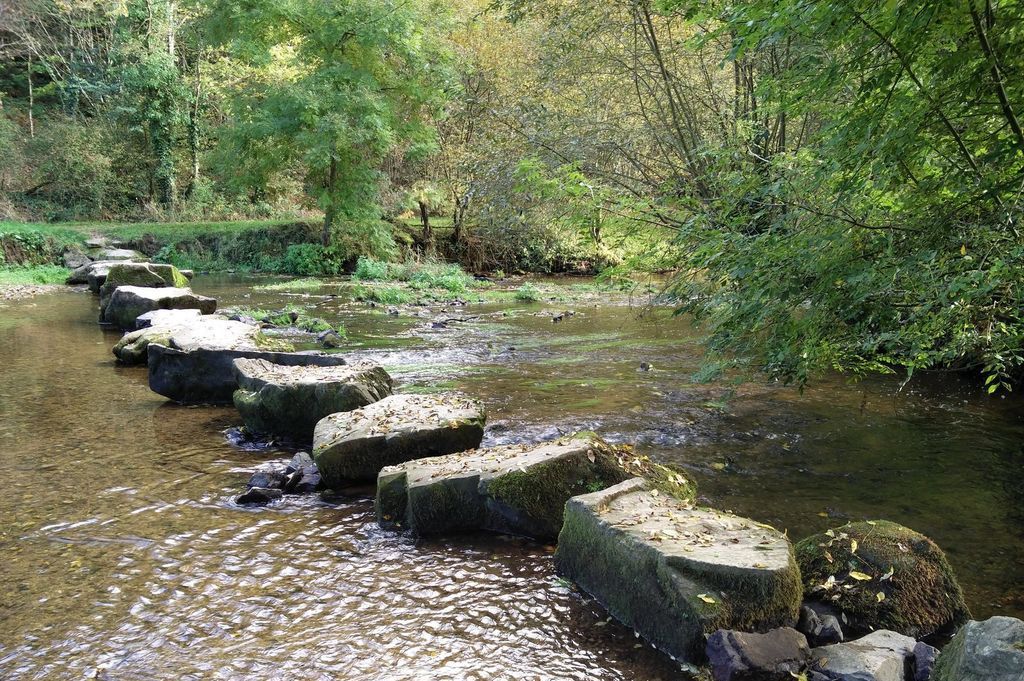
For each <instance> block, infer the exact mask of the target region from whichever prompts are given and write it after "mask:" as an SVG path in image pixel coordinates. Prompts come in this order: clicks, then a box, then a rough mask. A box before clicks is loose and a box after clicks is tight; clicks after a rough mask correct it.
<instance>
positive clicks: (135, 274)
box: [89, 262, 189, 320]
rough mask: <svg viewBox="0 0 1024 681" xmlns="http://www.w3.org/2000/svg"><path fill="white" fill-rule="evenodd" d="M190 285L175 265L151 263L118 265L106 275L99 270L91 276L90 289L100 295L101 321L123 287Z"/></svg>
mask: <svg viewBox="0 0 1024 681" xmlns="http://www.w3.org/2000/svg"><path fill="white" fill-rule="evenodd" d="M101 279H102V281H100V280H101ZM97 282H99V283H100V285H99V288H98V289H96V288H94V286H95V284H96V283H97ZM188 285H189V284H188V279H187V278H186V277H185V276H184V275H183V274H182V273H181V272H180V271H179V270H178V268H177V267H175V266H174V265H165V264H160V263H150V262H124V263H117V264H115V265H113V266H111V267H110V268H109V269H108V271H107V272H106V274H105V275H104V274H103V273H102V271H101V270H97V271H96V272H94V273H93V274H91V275H90V276H89V288H91V289H93V290H94V291H96V292H98V293H99V294H100V319H101V320H102V318H103V315H104V312H105V310H106V308H107V305H108V304H109V303H110V297H111V295H113V293H114V291H116V290H117V289H118V288H119V287H121V286H145V287H149V288H168V287H169V288H188Z"/></svg>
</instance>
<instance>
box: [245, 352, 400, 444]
mask: <svg viewBox="0 0 1024 681" xmlns="http://www.w3.org/2000/svg"><path fill="white" fill-rule="evenodd" d="M234 367H235V378H236V380H237V382H238V390H236V391H235V393H234V397H233V399H234V402H235V408H237V409H238V411H239V413H241V415H242V419H243V420H244V421H245V425H246V427H247V428H248V429H249V430H250V431H251V432H253V433H261V434H264V435H273V436H277V437H282V438H289V439H292V440H298V441H301V442H310V441H312V439H313V429H314V428H316V425H317V422H318V421H319V420H320V419H322V418H324V417H325V416H327V415H329V414H335V413H337V412H348V411H352V410H353V409H358V408H359V407H365V406H366V405H368V404H373V403H374V402H376V401H377V400H380V399H382V398H385V397H387V396H388V395H390V394H391V377H390V376H388V373H387V372H386V371H384V370H383V369H381V368H380V367H379V366H372V365H366V364H363V365H345V366H326V367H322V366H282V365H279V364H272V363H271V362H268V361H266V360H263V359H236V360H235V361H234Z"/></svg>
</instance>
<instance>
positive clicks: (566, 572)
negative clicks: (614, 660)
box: [555, 478, 802, 662]
mask: <svg viewBox="0 0 1024 681" xmlns="http://www.w3.org/2000/svg"><path fill="white" fill-rule="evenodd" d="M555 566H556V569H557V570H558V572H559V574H561V575H563V576H565V577H567V578H569V579H571V580H573V581H574V582H576V583H577V584H578V585H579V586H580V587H581V588H582V589H584V590H585V591H587V592H588V593H590V594H591V595H592V596H594V598H596V599H597V601H598V602H599V603H601V604H602V605H603V606H605V607H606V608H607V609H608V611H609V612H610V613H611V614H612V615H613V616H614V617H615V618H616V619H618V620H619V621H621V622H623V623H624V624H626V626H629V627H632V628H634V629H635V630H636V631H637V632H638V633H639V634H640V635H641V636H643V637H644V638H645V639H647V640H648V641H650V642H651V643H652V644H653V645H654V646H656V647H657V648H659V649H661V650H662V651H664V652H666V653H668V654H669V655H672V656H674V657H675V658H677V659H679V660H683V661H689V662H698V661H700V660H702V659H703V658H704V655H705V650H704V641H705V636H706V635H707V634H710V633H712V632H714V631H716V630H718V629H736V630H742V631H762V632H763V631H767V630H770V629H774V628H777V627H784V626H791V625H792V624H794V623H795V622H796V619H797V613H798V612H799V610H800V597H801V592H802V588H801V584H800V573H799V570H798V569H797V566H796V561H795V560H794V557H793V550H792V547H791V546H790V543H789V540H788V539H787V538H786V537H785V535H783V534H782V533H780V532H778V531H776V530H775V529H773V528H771V527H768V526H766V525H762V524H760V523H757V522H755V521H753V520H749V519H746V518H740V517H737V516H734V515H729V514H727V513H719V512H716V511H710V510H703V509H696V508H693V507H692V506H691V505H690V504H688V503H685V502H683V501H680V500H679V499H675V498H672V497H669V496H667V495H666V494H664V493H661V492H660V491H659V490H657V489H652V488H651V484H650V483H648V482H647V481H645V480H644V479H642V478H633V479H630V480H627V481H625V482H622V483H619V484H617V485H615V486H613V487H609V488H608V489H605V490H602V491H599V492H594V493H591V494H586V495H582V496H577V497H573V498H572V499H570V500H569V503H567V504H566V506H565V524H564V525H563V527H562V531H561V533H560V534H559V535H558V549H557V551H556V552H555Z"/></svg>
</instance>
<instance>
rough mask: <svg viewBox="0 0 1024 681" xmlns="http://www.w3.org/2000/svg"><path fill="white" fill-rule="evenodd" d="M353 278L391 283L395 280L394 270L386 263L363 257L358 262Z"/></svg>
mask: <svg viewBox="0 0 1024 681" xmlns="http://www.w3.org/2000/svg"><path fill="white" fill-rule="evenodd" d="M352 278H353V279H361V280H363V281H389V280H391V279H394V268H392V267H391V266H390V265H388V263H386V262H382V261H380V260H377V259H375V258H370V257H368V256H365V255H361V256H359V259H358V260H357V261H356V270H355V272H353V273H352Z"/></svg>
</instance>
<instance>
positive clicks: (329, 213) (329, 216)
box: [320, 153, 338, 248]
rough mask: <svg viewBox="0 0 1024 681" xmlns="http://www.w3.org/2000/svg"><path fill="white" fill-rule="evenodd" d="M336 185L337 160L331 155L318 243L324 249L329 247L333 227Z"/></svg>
mask: <svg viewBox="0 0 1024 681" xmlns="http://www.w3.org/2000/svg"><path fill="white" fill-rule="evenodd" d="M337 183H338V159H337V157H336V156H335V155H334V154H333V153H332V154H331V167H330V169H329V170H328V171H327V207H326V208H325V209H324V231H323V234H322V235H321V236H320V243H321V244H323V247H324V248H327V247H328V246H330V245H331V228H332V227H334V217H335V208H334V190H335V187H336V185H337Z"/></svg>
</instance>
